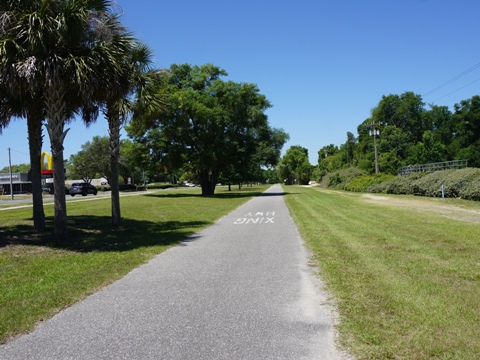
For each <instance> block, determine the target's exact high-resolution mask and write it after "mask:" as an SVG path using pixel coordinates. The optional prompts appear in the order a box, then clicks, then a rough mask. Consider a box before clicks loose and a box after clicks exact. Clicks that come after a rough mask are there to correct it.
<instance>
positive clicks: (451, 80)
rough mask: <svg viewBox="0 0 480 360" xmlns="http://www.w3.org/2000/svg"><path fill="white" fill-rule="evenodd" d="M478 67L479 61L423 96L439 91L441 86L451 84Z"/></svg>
mask: <svg viewBox="0 0 480 360" xmlns="http://www.w3.org/2000/svg"><path fill="white" fill-rule="evenodd" d="M478 67H480V63H478V64H476V65H473V66H472V67H471V68H468V69H467V70H465V71H464V72H462V73H460V74H458V75H457V76H454V77H453V78H451V79H450V80H448V81H446V82H444V83H443V84H441V85H439V86H437V87H436V88H434V89H432V90H430V91H427V92H426V93H425V94H423V95H422V97H425V96H428V95H430V94H433V93H434V92H437V91H438V90H440V89H441V88H443V87H445V86H447V85H449V84H451V83H452V82H454V81H456V80H458V79H460V78H461V77H463V76H465V75H467V74H468V73H470V72H472V71H473V70H475V69H477V68H478ZM474 82H475V81H474ZM470 84H472V83H470ZM470 84H468V85H470ZM468 85H465V86H468ZM465 86H464V87H465ZM461 89H463V88H461ZM457 90H460V89H457ZM457 90H455V91H457ZM455 91H453V92H455ZM450 94H451V93H450ZM450 94H448V95H450ZM445 96H447V95H445Z"/></svg>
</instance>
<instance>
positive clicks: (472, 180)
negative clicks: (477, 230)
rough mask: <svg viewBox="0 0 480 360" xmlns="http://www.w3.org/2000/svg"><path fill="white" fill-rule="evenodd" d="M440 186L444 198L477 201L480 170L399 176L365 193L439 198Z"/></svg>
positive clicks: (469, 169) (374, 186)
mask: <svg viewBox="0 0 480 360" xmlns="http://www.w3.org/2000/svg"><path fill="white" fill-rule="evenodd" d="M442 185H443V191H444V195H445V197H449V198H462V199H467V200H477V201H478V200H480V169H477V168H465V169H460V170H443V171H436V172H433V173H417V174H412V175H408V176H399V177H396V178H394V179H391V180H388V181H385V182H383V183H380V184H373V185H371V186H369V187H368V189H367V191H369V192H373V193H387V194H410V195H420V196H431V197H441V196H442Z"/></svg>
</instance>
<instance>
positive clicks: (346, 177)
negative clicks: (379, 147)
mask: <svg viewBox="0 0 480 360" xmlns="http://www.w3.org/2000/svg"><path fill="white" fill-rule="evenodd" d="M366 175H367V172H366V171H363V170H361V169H358V168H348V169H343V170H338V171H335V172H333V173H328V174H327V175H325V176H324V177H323V178H322V182H321V184H322V185H323V186H326V187H333V188H335V189H337V190H347V186H348V184H349V183H350V182H352V181H353V180H354V179H356V178H359V177H361V176H366Z"/></svg>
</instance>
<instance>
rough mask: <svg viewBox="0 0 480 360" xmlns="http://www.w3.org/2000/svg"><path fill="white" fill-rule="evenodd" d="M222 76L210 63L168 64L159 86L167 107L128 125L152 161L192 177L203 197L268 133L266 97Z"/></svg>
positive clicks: (254, 88)
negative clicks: (185, 171)
mask: <svg viewBox="0 0 480 360" xmlns="http://www.w3.org/2000/svg"><path fill="white" fill-rule="evenodd" d="M225 75H227V73H226V72H225V71H224V70H222V69H220V68H219V67H217V66H214V65H212V64H207V65H202V66H191V65H188V64H183V65H172V66H171V67H170V69H169V70H168V71H165V72H163V73H162V83H161V85H160V86H159V87H158V90H159V92H160V93H161V94H162V95H163V96H164V97H165V102H166V105H165V107H164V108H163V109H161V110H160V111H157V112H154V113H152V114H151V115H150V116H148V117H145V116H144V117H142V118H141V119H138V118H136V119H134V126H133V125H132V126H131V129H132V130H133V132H132V136H134V138H135V139H138V140H139V141H140V142H142V141H143V142H147V141H149V140H150V144H155V147H152V148H151V149H150V151H151V154H152V157H153V158H154V159H156V161H159V162H161V163H162V164H163V165H164V166H165V167H166V168H168V169H169V170H175V169H180V168H182V167H183V168H184V170H189V171H192V172H194V173H195V174H196V177H197V181H198V182H199V183H200V185H201V187H202V195H203V196H210V195H213V194H214V192H215V186H216V184H217V182H218V179H219V176H220V174H221V173H222V171H224V170H226V169H228V168H229V167H230V166H234V167H235V168H236V169H237V170H238V169H239V170H243V169H240V168H241V167H242V166H244V165H245V164H248V163H249V162H250V161H251V160H252V159H253V157H254V155H255V153H256V151H257V150H258V145H259V143H260V142H261V141H262V136H263V135H264V133H265V132H264V130H265V129H267V128H268V120H267V116H266V115H265V110H266V109H268V108H269V107H270V103H269V102H268V100H267V99H266V97H265V96H264V95H262V94H260V93H259V90H258V88H257V86H256V85H255V84H247V83H236V82H233V81H223V80H222V79H221V77H222V76H225ZM267 133H269V132H268V131H267ZM270 134H271V132H270Z"/></svg>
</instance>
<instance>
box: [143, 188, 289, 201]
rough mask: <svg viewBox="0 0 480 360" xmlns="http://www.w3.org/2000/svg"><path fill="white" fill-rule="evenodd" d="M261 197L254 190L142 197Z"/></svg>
mask: <svg viewBox="0 0 480 360" xmlns="http://www.w3.org/2000/svg"><path fill="white" fill-rule="evenodd" d="M260 195H262V192H261V191H254V190H246V191H245V192H238V190H237V191H232V192H228V191H222V192H217V193H215V195H211V196H202V194H198V193H197V194H188V193H173V194H172V193H154V194H146V195H144V196H149V197H154V198H162V199H168V198H172V199H175V198H209V199H239V198H246V197H255V196H260ZM275 195H280V194H275Z"/></svg>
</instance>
